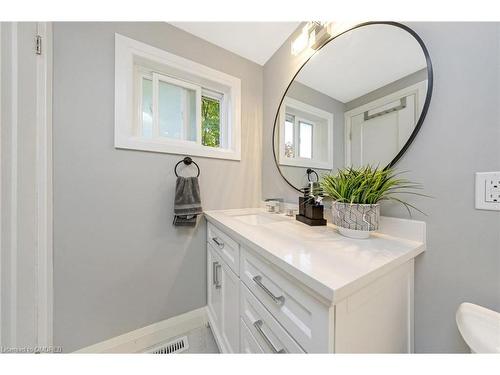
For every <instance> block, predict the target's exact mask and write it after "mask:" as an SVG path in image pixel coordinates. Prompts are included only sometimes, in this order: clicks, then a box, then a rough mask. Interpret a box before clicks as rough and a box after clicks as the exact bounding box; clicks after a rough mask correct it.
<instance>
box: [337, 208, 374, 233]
mask: <svg viewBox="0 0 500 375" xmlns="http://www.w3.org/2000/svg"><path fill="white" fill-rule="evenodd" d="M332 210H333V224H335V225H336V226H337V227H338V230H339V232H340V234H342V235H344V236H346V237H351V238H368V237H369V236H370V232H373V231H374V230H377V229H378V225H379V221H380V205H379V204H356V203H354V204H350V203H340V202H334V203H333V206H332Z"/></svg>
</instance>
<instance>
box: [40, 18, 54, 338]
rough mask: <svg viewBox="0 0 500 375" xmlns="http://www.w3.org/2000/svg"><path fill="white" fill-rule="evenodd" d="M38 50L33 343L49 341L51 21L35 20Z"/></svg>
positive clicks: (50, 269) (50, 262)
mask: <svg viewBox="0 0 500 375" xmlns="http://www.w3.org/2000/svg"><path fill="white" fill-rule="evenodd" d="M37 33H38V35H39V36H40V37H41V38H42V52H41V54H40V55H38V56H37V62H36V70H37V82H36V94H37V110H36V112H37V113H36V129H37V131H36V137H37V139H36V145H37V162H36V164H37V165H36V171H37V172H36V173H37V177H36V185H37V278H36V283H37V285H36V293H37V295H36V298H37V302H36V309H37V311H36V316H37V324H36V327H37V331H38V332H37V345H38V346H52V341H53V332H52V331H53V261H52V259H53V237H52V221H53V220H52V219H53V216H52V215H53V214H52V24H51V23H50V22H39V23H37Z"/></svg>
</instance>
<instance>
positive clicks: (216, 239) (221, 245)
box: [212, 237, 224, 249]
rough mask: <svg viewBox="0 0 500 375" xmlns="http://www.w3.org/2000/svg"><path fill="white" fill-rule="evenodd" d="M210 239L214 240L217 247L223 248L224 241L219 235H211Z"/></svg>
mask: <svg viewBox="0 0 500 375" xmlns="http://www.w3.org/2000/svg"><path fill="white" fill-rule="evenodd" d="M212 241H214V242H215V243H216V244H217V246H218V247H219V249H223V248H224V242H222V241H221V240H220V239H219V237H212Z"/></svg>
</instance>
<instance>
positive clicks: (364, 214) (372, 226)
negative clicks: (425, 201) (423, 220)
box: [320, 166, 425, 238]
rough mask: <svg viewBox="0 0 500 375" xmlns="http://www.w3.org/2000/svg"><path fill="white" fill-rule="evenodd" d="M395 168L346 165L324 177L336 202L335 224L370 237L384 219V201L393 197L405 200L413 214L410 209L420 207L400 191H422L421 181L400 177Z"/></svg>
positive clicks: (344, 232)
mask: <svg viewBox="0 0 500 375" xmlns="http://www.w3.org/2000/svg"><path fill="white" fill-rule="evenodd" d="M399 175H400V174H399V173H396V172H395V171H394V170H393V169H392V168H385V169H379V168H375V167H372V166H366V167H361V168H343V169H340V170H338V172H337V173H336V174H327V175H324V176H322V178H321V182H320V184H321V187H322V189H323V194H324V196H325V198H326V199H331V200H332V201H333V204H332V210H333V224H335V225H336V226H337V227H338V230H339V232H340V233H341V234H342V235H344V236H347V237H351V238H368V237H369V235H370V232H372V231H374V230H377V229H378V226H379V221H380V202H382V201H387V200H392V201H396V202H398V203H401V204H402V205H404V206H405V207H406V209H407V210H408V212H409V214H410V215H411V211H410V209H415V210H417V211H419V212H422V211H420V210H419V209H418V208H416V207H415V206H413V205H411V204H410V203H408V202H406V201H403V200H401V199H400V198H398V197H397V196H396V195H398V194H415V195H421V196H425V195H424V194H420V193H418V192H416V191H415V190H418V189H421V188H422V186H421V185H420V184H418V183H414V182H411V181H409V180H406V179H403V178H400V177H399Z"/></svg>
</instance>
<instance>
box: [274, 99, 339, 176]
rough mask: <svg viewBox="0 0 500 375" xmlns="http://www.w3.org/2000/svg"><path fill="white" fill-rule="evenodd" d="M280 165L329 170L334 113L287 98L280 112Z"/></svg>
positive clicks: (331, 154)
mask: <svg viewBox="0 0 500 375" xmlns="http://www.w3.org/2000/svg"><path fill="white" fill-rule="evenodd" d="M279 164H281V165H288V166H296V167H311V168H323V169H331V168H332V166H333V114H332V113H330V112H326V111H324V110H322V109H319V108H316V107H313V106H311V105H309V104H306V103H303V102H300V101H298V100H295V99H293V98H290V97H286V98H285V100H284V101H283V104H282V106H281V112H280V127H279Z"/></svg>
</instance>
